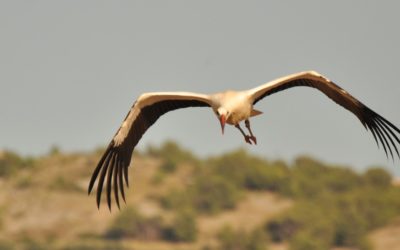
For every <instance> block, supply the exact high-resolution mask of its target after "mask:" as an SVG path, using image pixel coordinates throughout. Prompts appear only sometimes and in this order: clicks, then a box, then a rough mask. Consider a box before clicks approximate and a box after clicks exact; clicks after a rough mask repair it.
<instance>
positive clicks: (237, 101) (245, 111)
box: [210, 90, 253, 125]
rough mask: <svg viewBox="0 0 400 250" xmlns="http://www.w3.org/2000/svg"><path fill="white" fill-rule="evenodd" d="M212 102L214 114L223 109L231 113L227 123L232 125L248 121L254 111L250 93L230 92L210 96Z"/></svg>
mask: <svg viewBox="0 0 400 250" xmlns="http://www.w3.org/2000/svg"><path fill="white" fill-rule="evenodd" d="M210 100H211V108H212V109H213V110H214V112H217V111H218V109H219V108H221V107H224V108H225V109H226V110H228V111H229V112H230V115H229V116H228V117H227V119H226V123H228V124H230V125H236V124H238V123H239V122H241V121H243V120H246V119H248V118H249V117H250V116H251V114H252V111H253V103H252V100H251V98H249V93H248V91H234V90H228V91H224V92H220V93H216V94H212V95H210Z"/></svg>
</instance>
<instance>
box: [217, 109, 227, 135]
mask: <svg viewBox="0 0 400 250" xmlns="http://www.w3.org/2000/svg"><path fill="white" fill-rule="evenodd" d="M215 114H216V115H217V117H218V119H219V122H220V123H221V129H222V134H224V128H225V123H226V120H227V119H228V117H229V111H228V110H227V109H225V108H223V107H220V108H219V109H217V110H216V111H215Z"/></svg>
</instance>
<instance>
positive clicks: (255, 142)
mask: <svg viewBox="0 0 400 250" xmlns="http://www.w3.org/2000/svg"><path fill="white" fill-rule="evenodd" d="M249 139H250V140H251V141H253V143H254V144H255V145H257V138H256V137H255V136H253V135H250V136H249Z"/></svg>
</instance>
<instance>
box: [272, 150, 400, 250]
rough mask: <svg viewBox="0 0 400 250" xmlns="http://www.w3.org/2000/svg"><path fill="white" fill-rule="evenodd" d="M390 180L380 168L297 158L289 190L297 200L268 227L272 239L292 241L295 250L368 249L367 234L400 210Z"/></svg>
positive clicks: (395, 192)
mask: <svg viewBox="0 0 400 250" xmlns="http://www.w3.org/2000/svg"><path fill="white" fill-rule="evenodd" d="M390 183H391V178H390V175H389V174H388V173H387V172H385V171H384V170H382V169H371V170H368V171H367V172H366V173H365V174H364V175H357V174H356V173H354V172H352V171H351V170H349V169H344V168H338V167H332V166H327V165H324V164H322V163H320V162H317V161H314V160H312V159H310V158H306V157H303V158H299V159H298V160H297V161H296V163H295V165H294V166H293V167H292V168H291V188H290V189H289V192H288V193H286V195H288V196H290V197H292V198H294V199H296V200H297V202H296V203H295V206H294V207H293V208H292V209H290V210H289V211H287V212H285V213H283V214H282V215H281V216H280V217H278V218H276V219H274V220H272V221H269V222H267V224H266V227H265V228H266V230H267V231H268V232H269V234H270V235H271V238H272V240H274V241H278V242H279V241H286V240H289V241H290V244H291V249H295V250H300V249H329V248H330V247H332V246H346V247H357V248H359V249H368V248H369V244H368V242H367V241H366V238H365V236H366V234H367V233H368V232H369V231H371V230H373V229H376V228H378V227H380V226H383V225H385V224H386V223H388V222H389V221H390V220H391V219H393V218H394V217H395V216H398V215H399V214H400V205H399V201H400V200H399V197H400V196H399V195H400V190H399V188H396V187H393V186H391V184H390ZM283 194H285V193H283Z"/></svg>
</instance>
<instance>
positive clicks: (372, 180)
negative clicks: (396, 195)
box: [364, 168, 392, 188]
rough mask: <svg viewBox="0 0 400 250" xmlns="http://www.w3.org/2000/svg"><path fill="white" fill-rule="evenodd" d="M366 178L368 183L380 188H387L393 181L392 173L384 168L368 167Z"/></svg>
mask: <svg viewBox="0 0 400 250" xmlns="http://www.w3.org/2000/svg"><path fill="white" fill-rule="evenodd" d="M364 179H365V181H366V183H367V184H369V185H372V186H375V187H378V188H387V187H389V186H391V182H392V177H391V176H390V174H389V173H388V172H387V171H385V170H384V169H382V168H371V169H368V170H367V172H365V174H364Z"/></svg>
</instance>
